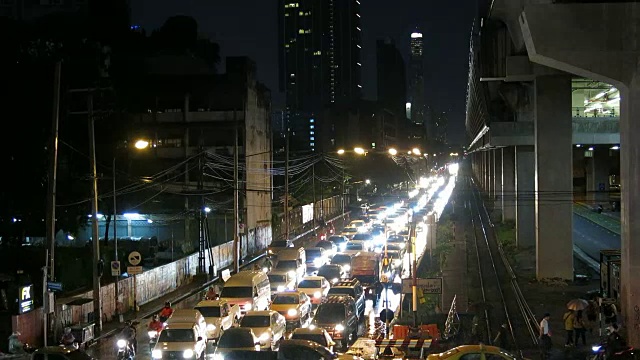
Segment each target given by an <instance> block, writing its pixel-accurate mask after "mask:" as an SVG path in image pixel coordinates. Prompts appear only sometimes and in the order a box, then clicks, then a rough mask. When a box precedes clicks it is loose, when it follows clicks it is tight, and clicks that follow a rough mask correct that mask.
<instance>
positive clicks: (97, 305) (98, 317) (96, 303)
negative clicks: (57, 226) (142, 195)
mask: <svg viewBox="0 0 640 360" xmlns="http://www.w3.org/2000/svg"><path fill="white" fill-rule="evenodd" d="M87 111H88V115H89V156H90V162H91V199H92V201H91V227H92V236H93V314H94V321H95V329H96V333H97V334H100V333H101V332H102V299H101V298H100V272H99V271H98V266H99V265H98V264H99V263H100V239H99V234H98V174H97V171H96V139H95V129H94V122H95V119H94V118H93V92H92V91H89V94H88V97H87Z"/></svg>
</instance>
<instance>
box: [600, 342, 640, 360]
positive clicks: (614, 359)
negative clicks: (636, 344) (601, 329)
mask: <svg viewBox="0 0 640 360" xmlns="http://www.w3.org/2000/svg"><path fill="white" fill-rule="evenodd" d="M591 352H592V353H591V355H589V357H588V358H587V359H588V360H627V359H635V358H636V357H635V356H638V354H640V351H638V350H637V349H634V348H632V347H627V348H626V349H624V350H622V351H618V352H616V353H614V354H612V355H611V356H607V343H606V342H604V343H602V344H596V345H593V346H591Z"/></svg>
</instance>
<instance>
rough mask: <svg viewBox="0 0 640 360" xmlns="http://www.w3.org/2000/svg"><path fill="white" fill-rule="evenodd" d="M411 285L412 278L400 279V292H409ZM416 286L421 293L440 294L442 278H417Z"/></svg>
mask: <svg viewBox="0 0 640 360" xmlns="http://www.w3.org/2000/svg"><path fill="white" fill-rule="evenodd" d="M412 285H413V280H412V279H402V293H403V294H411V292H412V288H413V287H412ZM417 288H418V289H420V290H421V291H422V293H423V294H442V278H427V279H418V286H417Z"/></svg>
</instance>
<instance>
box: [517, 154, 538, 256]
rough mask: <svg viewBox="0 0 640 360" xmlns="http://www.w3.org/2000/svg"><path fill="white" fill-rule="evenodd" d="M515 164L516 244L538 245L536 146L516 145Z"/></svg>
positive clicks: (522, 245)
mask: <svg viewBox="0 0 640 360" xmlns="http://www.w3.org/2000/svg"><path fill="white" fill-rule="evenodd" d="M515 165H516V171H515V172H516V179H515V190H516V191H515V193H516V197H515V205H516V206H515V209H516V214H515V215H516V244H517V245H518V247H531V246H535V245H536V237H535V234H536V229H535V222H536V220H535V219H536V210H535V207H534V204H533V201H534V191H535V171H536V169H535V152H534V147H533V146H516V150H515Z"/></svg>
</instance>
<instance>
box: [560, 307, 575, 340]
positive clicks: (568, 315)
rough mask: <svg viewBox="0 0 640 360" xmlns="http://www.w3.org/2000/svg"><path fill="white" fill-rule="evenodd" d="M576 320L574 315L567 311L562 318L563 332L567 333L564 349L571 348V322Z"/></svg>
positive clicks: (571, 311)
mask: <svg viewBox="0 0 640 360" xmlns="http://www.w3.org/2000/svg"><path fill="white" fill-rule="evenodd" d="M575 318H576V315H575V314H574V313H573V310H568V311H567V312H566V313H564V315H563V316H562V320H563V321H564V330H565V331H566V332H567V342H566V343H565V344H564V346H565V347H570V346H573V320H574V319H575Z"/></svg>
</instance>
